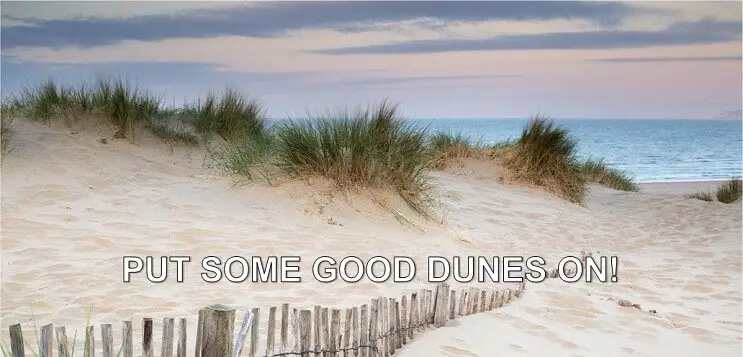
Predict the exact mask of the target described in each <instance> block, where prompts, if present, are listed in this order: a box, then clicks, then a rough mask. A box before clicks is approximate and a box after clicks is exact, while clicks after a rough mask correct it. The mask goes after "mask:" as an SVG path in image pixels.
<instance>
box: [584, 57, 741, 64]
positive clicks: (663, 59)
mask: <svg viewBox="0 0 743 357" xmlns="http://www.w3.org/2000/svg"><path fill="white" fill-rule="evenodd" d="M741 60H743V58H742V57H741V56H706V57H628V58H594V59H589V60H586V61H587V62H603V63H647V62H728V61H732V62H736V61H741Z"/></svg>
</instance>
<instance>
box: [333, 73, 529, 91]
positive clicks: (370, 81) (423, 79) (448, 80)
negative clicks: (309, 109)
mask: <svg viewBox="0 0 743 357" xmlns="http://www.w3.org/2000/svg"><path fill="white" fill-rule="evenodd" d="M524 77H526V75H521V74H478V75H458V76H457V75H450V76H395V77H389V76H387V77H371V78H359V79H344V80H338V81H325V82H323V84H332V85H342V86H354V87H368V86H372V87H376V86H399V85H405V84H416V85H420V84H424V85H425V86H426V88H428V87H429V86H430V85H431V84H432V83H435V84H438V85H447V84H452V83H454V82H462V81H466V82H468V83H473V82H474V85H481V84H480V83H478V82H480V81H492V80H497V79H515V78H524Z"/></svg>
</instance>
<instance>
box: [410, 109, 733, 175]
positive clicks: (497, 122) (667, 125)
mask: <svg viewBox="0 0 743 357" xmlns="http://www.w3.org/2000/svg"><path fill="white" fill-rule="evenodd" d="M415 121H416V122H417V124H421V125H425V126H427V127H428V129H429V131H432V132H448V133H461V134H463V135H465V136H467V137H468V138H469V139H470V140H472V141H473V142H480V143H482V144H494V143H497V142H502V141H504V140H507V139H509V138H513V139H515V138H518V136H519V135H520V134H521V130H522V129H523V127H524V125H525V124H526V122H527V119H433V120H421V119H416V120H415ZM555 123H556V124H558V125H560V126H562V127H564V128H565V129H568V130H569V131H570V133H571V135H572V136H573V137H574V138H575V139H577V141H578V152H577V155H578V156H579V157H580V158H581V159H585V158H589V157H592V158H603V159H604V162H605V163H606V164H608V165H610V166H612V167H615V168H618V169H620V170H623V171H625V172H626V173H628V174H629V175H630V176H632V177H633V178H634V179H635V180H637V181H639V182H669V181H694V180H723V179H729V178H731V177H740V176H742V174H743V172H742V171H743V168H742V167H743V142H742V141H741V137H742V136H743V128H742V125H741V123H742V122H741V121H740V120H635V119H633V120H629V119H627V120H614V119H612V120H608V119H565V120H558V119H555Z"/></svg>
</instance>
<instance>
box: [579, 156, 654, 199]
mask: <svg viewBox="0 0 743 357" xmlns="http://www.w3.org/2000/svg"><path fill="white" fill-rule="evenodd" d="M579 169H580V171H581V172H582V173H583V175H584V177H585V178H586V180H587V181H588V182H593V183H596V184H599V185H602V186H605V187H609V188H613V189H615V190H620V191H630V192H638V191H639V190H640V188H639V187H638V186H637V184H636V183H635V182H634V181H632V179H631V178H629V177H627V174H625V173H624V172H622V171H620V170H617V169H615V168H611V167H608V166H607V165H606V164H605V163H604V162H603V160H586V161H584V162H582V163H580V165H579Z"/></svg>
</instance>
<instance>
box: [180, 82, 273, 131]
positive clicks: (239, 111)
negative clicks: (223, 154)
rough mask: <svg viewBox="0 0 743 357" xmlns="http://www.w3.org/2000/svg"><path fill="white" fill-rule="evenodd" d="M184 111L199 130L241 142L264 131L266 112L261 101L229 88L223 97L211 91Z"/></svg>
mask: <svg viewBox="0 0 743 357" xmlns="http://www.w3.org/2000/svg"><path fill="white" fill-rule="evenodd" d="M185 113H187V114H189V115H191V116H192V117H193V118H192V121H193V124H194V125H195V126H196V129H197V130H198V131H199V132H202V133H210V132H216V133H217V134H219V136H221V137H222V138H223V139H225V140H226V141H232V142H239V141H242V140H245V139H247V138H249V137H251V136H258V135H261V134H262V133H263V132H264V130H265V111H264V110H263V108H262V106H261V105H260V103H258V102H257V101H255V100H252V99H247V98H246V97H245V96H244V95H243V94H241V93H240V92H238V91H237V90H234V89H229V88H228V89H227V90H226V91H225V92H224V94H222V96H221V97H217V96H216V95H214V94H211V93H210V94H208V95H207V97H206V99H205V100H204V101H203V102H199V103H197V104H196V105H195V106H191V107H189V108H187V109H186V110H185Z"/></svg>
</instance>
